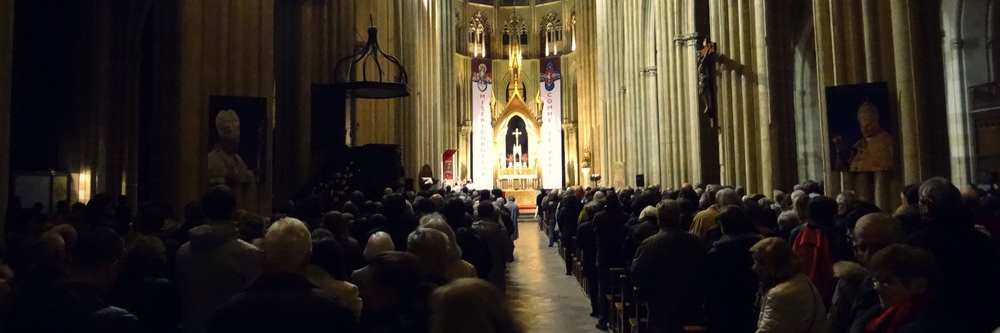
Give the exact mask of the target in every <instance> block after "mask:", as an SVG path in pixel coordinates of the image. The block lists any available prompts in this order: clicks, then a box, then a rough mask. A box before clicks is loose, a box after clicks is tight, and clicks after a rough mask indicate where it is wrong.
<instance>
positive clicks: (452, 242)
mask: <svg viewBox="0 0 1000 333" xmlns="http://www.w3.org/2000/svg"><path fill="white" fill-rule="evenodd" d="M420 227H421V228H428V229H434V230H437V231H440V232H442V233H444V234H445V236H448V253H449V254H450V259H451V260H458V259H462V248H461V247H460V246H458V240H457V238H456V237H455V229H452V228H451V226H449V225H448V222H445V220H444V217H442V216H441V215H440V214H437V213H434V214H430V215H427V216H424V217H423V218H421V219H420Z"/></svg>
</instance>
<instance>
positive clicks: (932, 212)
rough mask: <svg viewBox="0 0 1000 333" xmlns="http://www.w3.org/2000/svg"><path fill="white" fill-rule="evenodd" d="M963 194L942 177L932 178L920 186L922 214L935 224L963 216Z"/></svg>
mask: <svg viewBox="0 0 1000 333" xmlns="http://www.w3.org/2000/svg"><path fill="white" fill-rule="evenodd" d="M961 211H962V193H961V192H959V191H958V188H957V187H955V185H952V184H951V182H950V181H948V180H947V179H944V178H941V177H935V178H931V179H929V180H927V181H925V182H924V183H923V184H921V185H920V214H921V215H922V216H923V218H924V219H926V220H928V221H931V222H935V223H941V222H961V221H949V220H951V219H952V218H954V217H956V216H958V215H960V214H961Z"/></svg>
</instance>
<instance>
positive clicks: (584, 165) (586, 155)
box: [580, 149, 590, 169]
mask: <svg viewBox="0 0 1000 333" xmlns="http://www.w3.org/2000/svg"><path fill="white" fill-rule="evenodd" d="M580 168H581V169H589V168H590V149H586V150H584V151H583V158H582V159H580Z"/></svg>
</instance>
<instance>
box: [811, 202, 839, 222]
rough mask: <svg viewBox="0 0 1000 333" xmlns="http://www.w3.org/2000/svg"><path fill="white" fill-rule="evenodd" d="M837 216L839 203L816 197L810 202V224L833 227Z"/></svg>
mask: <svg viewBox="0 0 1000 333" xmlns="http://www.w3.org/2000/svg"><path fill="white" fill-rule="evenodd" d="M836 216H837V202H836V201H834V200H833V199H830V198H828V197H815V198H812V199H810V200H809V222H811V223H814V224H818V225H823V226H832V225H833V219H834V218H835V217H836Z"/></svg>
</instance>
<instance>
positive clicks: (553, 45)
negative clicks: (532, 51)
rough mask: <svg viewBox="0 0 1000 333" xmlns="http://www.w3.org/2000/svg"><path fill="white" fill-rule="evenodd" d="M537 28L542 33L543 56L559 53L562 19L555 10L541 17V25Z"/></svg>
mask: <svg viewBox="0 0 1000 333" xmlns="http://www.w3.org/2000/svg"><path fill="white" fill-rule="evenodd" d="M540 28H541V29H539V30H540V31H541V34H542V38H541V41H542V48H541V49H542V50H545V56H546V57H548V56H555V55H559V45H560V44H561V42H562V39H563V27H562V19H560V18H559V14H557V13H556V12H549V13H548V14H545V17H543V18H542V25H541V27H540Z"/></svg>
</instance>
